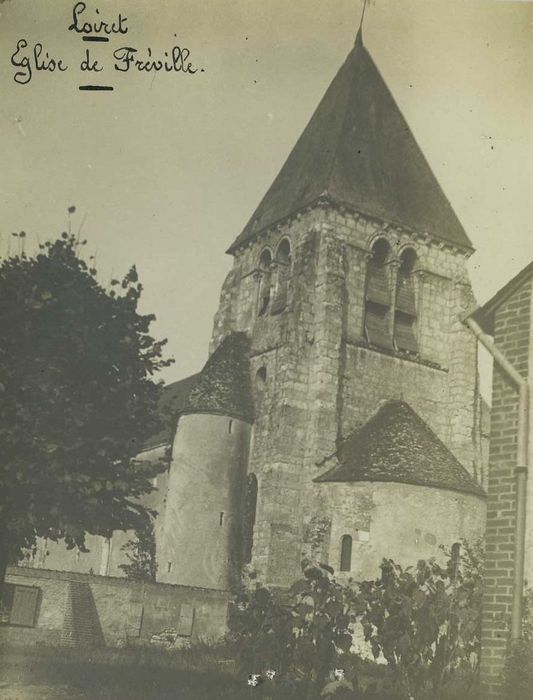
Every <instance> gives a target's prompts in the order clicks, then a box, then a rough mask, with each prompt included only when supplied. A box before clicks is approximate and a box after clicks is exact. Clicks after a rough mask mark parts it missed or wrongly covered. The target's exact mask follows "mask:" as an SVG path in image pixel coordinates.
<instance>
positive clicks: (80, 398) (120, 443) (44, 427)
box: [0, 233, 170, 577]
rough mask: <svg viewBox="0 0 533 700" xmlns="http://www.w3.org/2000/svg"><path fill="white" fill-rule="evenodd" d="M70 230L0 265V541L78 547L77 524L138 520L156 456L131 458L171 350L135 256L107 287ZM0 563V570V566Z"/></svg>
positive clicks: (10, 555) (152, 416)
mask: <svg viewBox="0 0 533 700" xmlns="http://www.w3.org/2000/svg"><path fill="white" fill-rule="evenodd" d="M80 245H83V243H82V244H79V243H78V242H77V241H76V240H75V238H74V236H71V235H69V234H66V233H64V234H62V237H61V238H59V239H57V240H55V241H52V242H48V243H46V244H45V245H43V246H40V250H39V252H38V254H37V255H35V256H31V257H27V256H26V255H25V254H24V253H22V254H19V255H17V256H15V257H11V258H8V259H6V260H4V261H3V262H2V264H1V265H0V323H1V327H2V334H1V337H0V543H1V550H2V551H1V555H2V556H1V559H2V563H3V565H4V566H5V564H6V563H9V562H14V561H16V560H17V559H18V558H19V557H20V554H21V551H22V550H23V549H25V548H31V547H33V546H34V544H35V541H36V538H37V537H39V536H40V537H46V538H48V539H50V540H59V539H64V540H65V542H66V544H67V546H68V547H74V546H78V547H79V548H80V549H81V550H82V551H84V550H85V547H84V541H85V533H86V532H87V533H92V534H96V535H102V536H105V537H109V536H111V534H112V532H113V531H114V530H117V529H122V530H129V529H133V530H137V531H139V530H143V528H145V527H146V526H147V524H148V521H149V513H148V512H147V511H146V510H145V508H143V506H142V505H141V504H140V503H139V500H138V499H139V498H140V497H141V496H143V495H144V494H146V493H149V492H150V491H151V490H152V488H153V487H152V483H151V480H152V478H153V477H154V476H155V474H156V473H157V472H158V471H160V466H159V465H153V464H148V463H146V462H144V463H136V464H134V463H132V458H133V456H134V455H135V454H136V453H137V452H138V451H139V447H140V446H141V445H142V443H143V441H144V440H145V439H146V438H147V437H148V436H149V435H150V434H151V433H153V432H155V431H156V430H158V429H159V428H160V426H159V418H158V416H157V411H156V405H157V401H158V396H159V391H160V387H159V386H158V385H157V384H156V383H155V382H154V380H153V377H154V375H155V374H156V372H157V371H158V370H160V369H161V368H163V367H165V366H167V365H168V364H169V362H170V360H167V359H164V357H163V346H164V344H165V342H166V341H159V342H158V341H155V340H154V339H153V338H152V337H151V336H150V334H149V328H150V324H151V322H152V320H153V319H154V317H153V316H151V315H142V314H140V313H139V311H138V303H139V299H140V296H141V291H142V287H141V285H140V283H139V281H138V278H137V272H136V270H135V267H133V268H131V269H130V270H129V272H128V273H127V274H126V276H125V277H124V279H122V280H112V282H111V290H110V291H108V290H106V289H104V288H103V287H102V286H101V285H100V284H99V282H98V281H97V278H96V270H95V269H94V268H90V267H89V266H88V265H87V263H86V262H85V261H84V260H83V259H82V258H81V257H80V255H79V254H78V251H79V249H80V248H79V247H80ZM2 573H3V572H0V577H1V575H2Z"/></svg>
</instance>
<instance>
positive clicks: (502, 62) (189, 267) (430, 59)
mask: <svg viewBox="0 0 533 700" xmlns="http://www.w3.org/2000/svg"><path fill="white" fill-rule="evenodd" d="M85 4H86V8H85V10H84V12H83V13H82V14H80V15H79V17H78V23H79V24H81V23H82V21H89V22H94V21H95V20H104V21H108V22H109V23H111V22H113V21H116V20H117V17H118V14H119V13H121V14H122V15H123V17H126V18H127V20H126V21H125V22H124V23H123V26H126V27H127V29H128V32H127V34H125V35H121V34H118V35H115V34H113V35H112V36H111V38H110V41H109V42H107V43H104V42H98V43H96V42H84V41H82V35H80V34H79V33H77V32H76V31H74V30H71V31H69V30H68V27H69V26H70V25H71V24H72V23H73V7H74V5H75V3H74V2H64V1H63V0H54V2H53V3H52V2H50V0H3V1H1V2H0V94H1V95H2V99H1V101H0V143H1V146H2V149H1V153H2V167H1V168H0V255H6V254H8V253H9V252H11V253H12V252H14V251H15V250H16V247H17V245H18V240H17V239H15V238H14V237H13V236H12V233H13V232H19V231H25V232H26V234H27V238H26V243H25V245H26V249H27V252H29V251H31V250H32V249H35V247H36V245H37V243H38V241H43V240H46V239H47V238H51V237H55V236H56V235H57V234H59V233H60V232H61V231H63V230H66V229H67V227H68V226H69V225H70V227H71V229H72V231H74V232H75V233H77V232H78V231H79V230H80V227H81V236H82V238H86V239H87V240H88V244H87V247H86V250H87V253H86V254H87V255H94V256H95V257H96V266H97V268H98V269H99V279H100V280H101V281H102V283H106V281H107V280H110V279H111V278H112V277H117V276H120V275H121V274H124V273H125V272H126V271H127V269H128V268H129V266H130V265H132V264H135V265H136V266H137V269H138V271H139V276H140V278H141V281H142V282H143V285H144V293H143V302H142V310H143V311H144V312H150V313H154V314H155V315H156V317H157V321H156V322H155V324H154V326H153V332H154V334H155V335H156V336H157V337H158V338H163V337H166V338H168V346H167V347H168V353H169V354H170V355H172V356H173V357H174V358H175V364H174V365H173V366H172V367H170V368H168V369H167V370H165V373H164V375H163V378H164V379H165V380H166V381H173V380H175V379H179V378H181V377H184V376H187V375H189V374H192V373H194V372H196V371H198V370H199V369H200V368H201V366H202V365H203V363H204V362H205V360H206V359H207V348H208V343H209V337H210V334H211V328H212V322H213V316H214V313H215V311H216V308H217V305H218V298H219V293H220V286H221V284H222V282H223V280H224V277H225V275H226V273H227V271H228V270H229V268H230V266H231V258H230V256H228V255H225V250H226V249H227V248H228V246H229V245H230V244H231V242H232V241H233V240H234V238H236V236H237V235H238V234H239V233H240V231H241V230H242V228H243V227H244V225H245V224H246V222H247V220H248V218H249V217H250V216H251V215H252V213H253V211H254V209H255V208H256V206H257V204H258V203H259V200H260V199H261V198H262V196H263V194H264V193H265V191H266V190H267V188H268V187H269V185H270V184H271V182H272V180H273V179H274V177H275V176H276V174H277V172H278V171H279V169H280V167H281V166H282V165H283V162H284V160H285V158H286V157H287V156H288V154H289V152H290V150H291V148H292V146H293V145H294V143H295V141H296V139H297V138H298V136H299V135H300V133H301V132H302V130H303V129H304V127H305V125H306V123H307V121H308V120H309V118H310V116H311V114H312V112H313V111H314V109H315V107H316V106H317V105H318V103H319V101H320V99H321V97H322V95H323V94H324V92H325V90H326V88H327V87H328V85H329V83H330V82H331V80H332V79H333V77H334V75H335V73H336V71H337V70H338V68H339V67H340V66H341V64H342V63H343V61H344V59H345V57H346V55H347V54H348V53H349V51H350V49H351V47H352V45H353V41H354V38H355V34H356V31H357V27H358V24H359V18H360V15H361V8H362V4H361V2H360V0H320V1H319V0H297V2H293V3H289V2H287V1H286V0H261V1H259V0H202V1H201V2H199V0H159V1H158V2H157V3H156V2H153V0H150V2H148V1H147V0H99V1H98V2H91V0H86V2H85ZM97 9H98V10H99V15H98V14H97V13H96V10H97ZM363 35H364V42H365V45H366V46H367V48H368V49H369V51H370V53H371V55H372V56H373V58H374V61H375V62H376V64H377V66H378V68H379V69H380V71H381V73H382V75H383V76H384V78H385V81H386V82H387V84H388V86H389V88H390V90H391V92H392V94H393V95H394V97H395V99H396V101H397V102H398V104H399V106H400V108H401V110H402V112H403V113H404V116H405V117H406V119H407V121H408V123H409V125H410V126H411V129H412V131H413V133H414V135H415V137H416V139H417V140H418V142H419V144H420V145H421V147H422V150H423V151H424V153H425V155H426V157H427V159H428V161H429V163H430V165H431V167H432V169H433V171H434V173H435V175H436V176H437V179H438V180H439V182H440V183H441V185H442V187H443V189H444V191H445V193H446V194H447V196H448V198H449V200H450V202H451V204H452V206H453V207H454V209H455V211H456V213H457V215H458V217H459V219H460V220H461V222H462V223H463V226H464V228H465V229H466V231H467V233H468V235H469V236H470V238H471V240H472V242H473V245H474V247H475V248H476V253H475V254H474V255H473V256H472V258H471V261H470V272H471V278H472V283H473V287H474V292H475V294H476V297H477V299H478V301H479V302H480V303H483V302H485V301H486V300H487V299H488V298H490V297H491V296H492V295H493V294H494V293H495V292H496V291H497V290H498V289H499V288H500V287H501V286H502V285H503V284H505V283H506V282H507V281H508V280H509V279H510V278H511V277H513V276H514V275H515V274H516V273H518V272H519V271H520V270H521V269H522V268H523V267H524V266H525V265H526V264H527V263H528V262H530V261H531V259H532V258H533V237H532V228H533V225H532V219H533V217H532V214H533V209H532V207H531V197H532V194H531V193H532V192H533V187H532V185H533V129H532V128H531V123H532V121H533V120H532V116H533V90H532V89H531V86H532V85H533V3H532V2H525V1H523V2H511V1H509V2H506V1H503V0H499V1H496V0H375V1H371V2H370V3H369V5H368V7H367V10H366V15H365V22H364V29H363ZM21 39H24V40H25V41H26V42H27V47H25V48H24V47H21V49H20V50H19V52H18V54H15V58H14V59H12V56H13V54H14V53H15V52H16V49H17V43H18V42H19V41H20V40H21ZM35 43H40V44H42V47H43V48H42V52H41V60H43V59H45V58H46V53H48V60H49V59H50V58H54V59H55V60H56V61H57V60H59V59H61V60H62V61H63V66H65V65H67V66H68V69H67V70H64V71H59V70H57V69H56V70H55V71H54V72H51V71H47V70H36V69H35V67H34V68H33V70H32V77H31V80H30V81H29V82H26V83H25V84H21V83H20V82H15V80H14V77H15V73H16V72H20V71H21V70H22V69H21V67H20V66H19V67H18V68H17V67H15V66H14V65H12V61H13V60H14V61H15V62H20V60H21V58H23V57H24V56H28V57H31V55H32V50H33V46H34V44H35ZM124 46H128V47H132V48H136V49H137V50H138V52H137V54H136V56H137V57H139V58H142V59H143V60H145V59H144V57H146V56H147V54H148V49H150V50H151V52H152V58H157V57H159V56H163V55H164V52H165V51H167V52H169V51H171V49H172V47H173V46H179V47H180V48H181V49H182V51H184V50H185V49H187V50H188V51H189V52H190V54H189V58H188V61H189V62H191V63H192V67H193V68H192V69H193V70H196V72H195V73H184V72H159V73H154V72H139V71H136V70H134V69H133V68H131V67H130V70H128V71H127V72H125V71H122V72H121V71H117V70H115V69H114V67H113V64H114V62H115V60H117V59H113V51H115V50H117V49H120V48H121V47H124ZM87 49H88V50H89V51H90V56H91V60H96V59H97V60H98V61H99V67H101V68H102V71H101V72H99V73H95V72H93V73H90V74H89V73H87V72H85V73H82V72H81V71H80V62H81V60H82V59H83V58H84V56H85V51H86V50H87ZM183 55H184V54H183ZM120 65H122V67H124V64H123V63H122V64H120ZM20 79H21V80H24V77H22V78H20ZM88 83H93V84H94V83H98V84H105V85H110V86H113V87H114V90H113V91H80V90H79V89H78V88H79V86H80V85H82V84H88ZM71 205H74V206H76V212H75V214H74V215H72V217H71V221H70V224H69V221H68V214H67V209H68V207H69V206H71ZM485 363H486V360H485ZM484 372H485V373H486V368H485V370H484Z"/></svg>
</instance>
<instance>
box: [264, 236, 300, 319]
mask: <svg viewBox="0 0 533 700" xmlns="http://www.w3.org/2000/svg"><path fill="white" fill-rule="evenodd" d="M291 265H292V256H291V244H290V241H289V240H288V239H287V238H283V239H282V240H281V242H280V243H279V245H278V248H277V250H276V257H275V259H274V260H273V259H272V253H271V252H270V250H269V249H268V248H265V249H264V250H263V252H262V253H261V256H260V258H259V272H260V280H259V301H258V311H257V312H258V315H259V316H264V315H265V314H267V313H270V314H271V315H275V314H279V313H281V312H282V311H283V310H284V309H285V308H286V306H287V297H288V288H289V279H290V273H291Z"/></svg>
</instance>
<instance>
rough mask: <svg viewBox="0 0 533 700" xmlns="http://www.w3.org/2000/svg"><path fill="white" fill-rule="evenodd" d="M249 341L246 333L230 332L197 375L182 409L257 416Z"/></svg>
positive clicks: (247, 417) (187, 411)
mask: <svg viewBox="0 0 533 700" xmlns="http://www.w3.org/2000/svg"><path fill="white" fill-rule="evenodd" d="M249 353H250V341H249V340H248V337H247V336H246V335H245V334H244V333H230V335H228V336H226V338H225V339H224V340H223V341H222V343H221V344H220V345H219V346H218V348H217V349H216V350H215V352H214V353H213V354H212V355H211V357H210V358H209V359H208V360H207V362H206V364H205V366H204V368H203V370H202V371H201V372H200V374H198V375H197V378H196V380H195V383H194V385H193V387H192V389H191V391H190V393H189V395H188V398H187V401H186V403H185V406H184V407H183V410H182V411H181V413H184V414H185V413H210V414H214V415H222V416H229V417H231V418H239V419H241V420H244V421H247V422H248V423H251V422H252V421H253V419H254V406H253V399H252V385H251V380H250V360H249Z"/></svg>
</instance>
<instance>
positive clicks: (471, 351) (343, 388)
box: [211, 203, 480, 583]
mask: <svg viewBox="0 0 533 700" xmlns="http://www.w3.org/2000/svg"><path fill="white" fill-rule="evenodd" d="M378 236H382V237H385V238H386V239H387V240H388V241H389V243H390V245H391V249H392V253H393V257H394V256H395V255H398V254H399V253H400V252H401V250H402V249H403V247H405V245H406V244H409V245H410V246H411V247H413V248H415V249H416V252H417V256H418V262H417V266H416V270H415V273H414V274H415V281H416V298H417V310H418V324H417V335H418V345H419V358H418V359H414V358H412V359H407V358H405V357H402V356H401V355H400V354H399V353H395V352H393V351H391V352H390V353H387V352H379V351H376V350H373V349H370V348H368V347H367V346H366V345H367V344H366V339H365V336H364V299H365V288H366V269H367V263H368V259H369V253H370V249H371V246H372V244H373V242H374V241H375V240H376V237H378ZM284 238H288V239H289V240H290V244H291V253H292V270H291V275H290V280H289V289H288V296H287V304H286V307H285V308H284V309H283V310H282V311H281V312H280V313H275V314H271V313H266V314H264V315H259V314H258V305H259V304H258V295H259V286H260V284H261V275H262V273H261V271H260V269H259V259H260V256H261V254H262V252H263V251H264V250H265V249H269V250H270V251H271V253H272V257H273V258H274V261H275V258H276V250H277V247H278V245H279V244H280V241H282V240H283V239H284ZM467 258H468V253H467V252H462V251H459V250H456V249H453V248H452V247H450V246H446V245H443V244H442V243H441V242H437V241H434V240H431V239H429V238H428V237H427V236H425V235H416V234H413V233H412V232H408V231H405V230H402V229H401V228H399V227H395V226H392V225H389V224H384V223H383V222H379V221H376V220H371V219H368V218H366V217H363V216H359V215H355V214H353V213H350V212H347V211H340V210H339V209H338V208H332V207H330V206H329V205H327V204H325V203H324V204H323V205H317V206H316V207H314V208H310V209H309V210H307V211H305V212H302V213H301V214H299V215H298V216H295V217H294V218H293V219H292V220H291V221H289V222H287V223H286V224H284V225H280V226H278V227H275V228H273V229H271V230H268V231H266V232H263V233H262V234H260V236H259V238H258V239H257V240H255V241H253V242H251V243H249V244H248V246H247V247H246V248H245V249H244V250H242V251H239V252H238V253H237V254H236V256H235V261H234V267H233V269H232V270H231V272H230V273H229V275H228V277H227V279H226V281H225V283H224V286H223V290H222V294H221V302H220V307H219V310H218V312H217V315H216V317H215V323H214V329H213V336H212V342H211V350H213V349H214V348H215V347H216V346H217V345H218V344H219V343H220V341H221V340H222V339H223V338H224V337H225V336H226V335H227V334H228V333H229V332H231V331H243V332H245V333H247V334H248V335H249V337H250V338H251V343H252V373H253V377H252V378H253V379H255V375H256V373H257V372H258V370H260V369H261V371H262V372H263V371H264V370H266V381H265V382H263V381H262V380H260V379H259V378H258V379H257V380H256V381H255V390H254V391H255V397H254V398H255V404H256V420H255V424H254V429H253V436H252V445H251V453H250V464H249V470H250V471H251V472H254V473H255V474H256V476H257V478H258V485H259V495H258V506H257V516H256V526H255V532H254V551H253V561H252V566H253V568H255V569H256V570H257V571H258V572H259V573H260V574H263V575H264V576H265V577H266V579H267V580H269V581H270V582H272V583H290V581H291V580H292V579H293V578H294V577H296V576H297V575H298V568H299V561H300V559H301V555H302V542H303V538H304V530H305V523H306V522H308V521H309V520H310V519H311V518H312V517H313V516H314V515H315V514H316V513H315V512H314V509H315V504H314V503H313V497H312V493H313V484H312V479H313V478H314V477H316V476H317V475H318V474H319V473H320V470H321V467H320V466H319V465H320V463H321V462H322V461H323V460H324V458H325V457H327V456H329V455H331V454H332V453H333V452H334V451H335V449H336V445H337V442H338V440H339V438H342V437H346V436H347V435H348V434H349V433H350V432H352V431H353V430H354V429H355V428H356V427H358V426H359V425H360V424H361V423H362V422H364V421H365V420H367V419H368V418H369V417H370V416H371V415H372V414H373V413H375V411H376V410H377V408H378V407H379V403H380V402H381V401H383V400H386V399H390V398H404V399H405V400H406V401H408V402H409V403H411V404H412V406H413V408H414V409H415V410H416V411H418V412H419V413H420V415H421V417H422V418H423V419H424V420H426V421H427V422H428V423H429V425H430V426H431V427H432V428H433V430H434V431H435V432H436V433H437V435H438V436H439V437H440V438H441V439H442V440H443V441H444V442H445V444H446V445H447V446H448V447H449V448H450V450H451V451H452V452H453V453H454V454H455V455H456V457H457V458H458V459H459V460H460V461H461V462H462V464H463V465H464V466H465V467H466V468H467V469H468V470H469V471H470V472H471V473H478V472H479V471H480V469H479V468H478V465H476V460H478V459H479V454H480V451H479V450H475V448H474V440H473V433H474V429H475V420H474V405H475V403H476V400H477V399H476V395H475V392H476V369H475V367H476V342H475V339H474V338H473V337H472V336H471V334H470V333H469V331H468V330H467V329H465V328H464V326H463V325H462V324H461V322H460V318H459V317H460V314H461V313H463V314H464V313H465V312H466V310H467V307H469V306H470V305H471V303H472V294H471V289H470V283H469V280H468V273H467ZM278 270H279V266H278V265H277V264H276V262H274V263H273V266H272V270H271V278H272V280H273V289H272V295H273V297H274V298H275V297H276V294H277V287H276V279H278ZM317 465H318V466H317ZM280 542H282V545H281V544H279V543H280ZM276 543H277V544H276ZM281 547H282V548H283V552H284V553H285V554H284V556H280V551H278V550H280V548H281Z"/></svg>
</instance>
